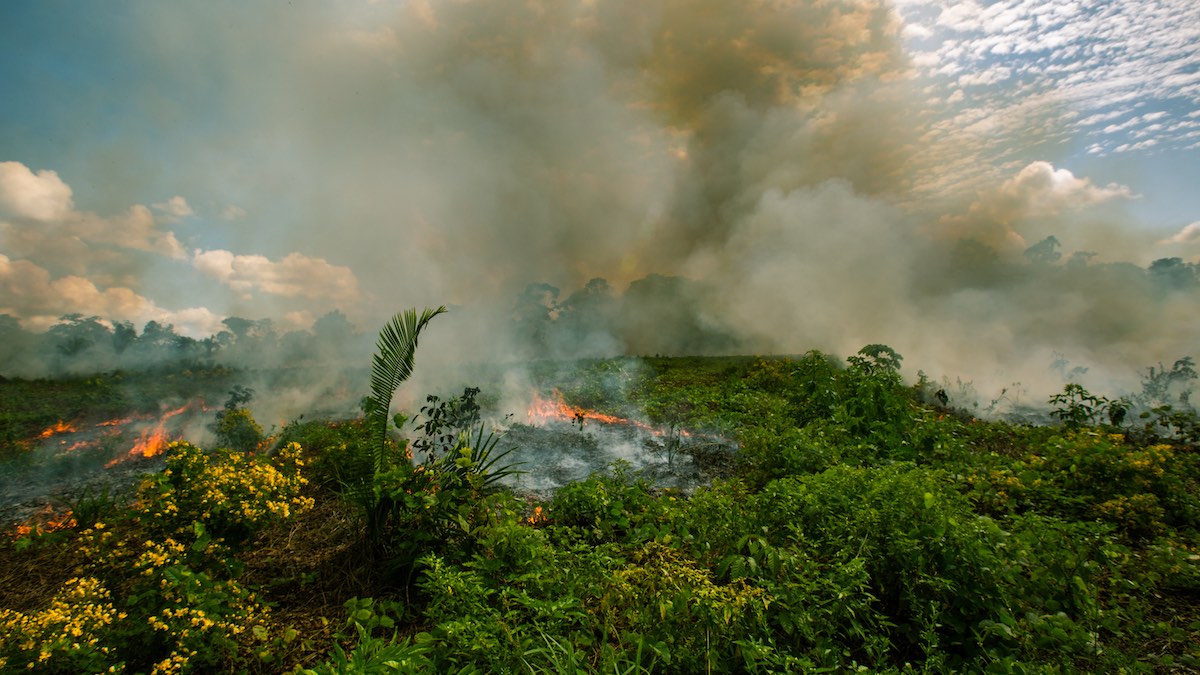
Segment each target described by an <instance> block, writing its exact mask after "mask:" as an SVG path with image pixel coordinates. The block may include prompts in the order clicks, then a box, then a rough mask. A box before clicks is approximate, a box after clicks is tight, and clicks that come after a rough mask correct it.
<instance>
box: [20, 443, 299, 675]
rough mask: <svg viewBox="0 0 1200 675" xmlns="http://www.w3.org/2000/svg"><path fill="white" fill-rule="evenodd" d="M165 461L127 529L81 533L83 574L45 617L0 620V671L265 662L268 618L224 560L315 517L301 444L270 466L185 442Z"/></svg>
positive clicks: (202, 667) (203, 667)
mask: <svg viewBox="0 0 1200 675" xmlns="http://www.w3.org/2000/svg"><path fill="white" fill-rule="evenodd" d="M168 453H169V454H168V456H167V461H166V468H165V469H164V471H163V472H162V473H159V474H156V475H153V476H150V477H148V478H146V479H145V481H144V482H143V483H142V485H141V487H140V488H139V490H138V502H137V504H136V505H135V506H134V508H133V512H132V514H131V515H132V516H133V517H132V518H131V519H129V520H128V521H126V522H125V523H124V525H123V526H122V527H120V528H113V527H110V526H108V525H106V524H105V523H102V522H98V523H96V524H95V525H94V526H93V527H91V528H88V529H86V530H84V531H83V532H80V535H79V540H78V545H79V550H80V552H81V554H82V556H83V558H84V560H85V562H84V564H83V569H82V570H81V571H80V575H79V577H78V578H75V579H72V580H70V581H68V582H67V583H66V584H64V586H63V588H62V589H61V591H60V592H59V594H58V595H57V596H56V598H55V599H54V601H53V602H52V603H51V604H50V606H49V607H48V608H46V609H44V610H42V611H39V612H35V613H28V614H26V613H21V612H16V611H13V610H3V611H0V671H6V670H7V669H12V668H20V669H25V668H29V669H33V670H35V671H37V672H63V673H77V672H105V671H107V672H121V671H124V670H126V669H128V670H130V671H135V672H150V673H183V672H210V671H212V670H227V669H228V668H229V667H230V666H232V665H233V664H236V663H239V662H244V661H245V659H246V658H250V659H252V660H258V659H261V658H264V655H266V654H268V653H269V649H268V644H269V642H270V638H271V630H270V622H269V619H270V614H269V610H268V608H267V606H266V605H265V604H264V603H263V602H262V601H261V600H260V599H259V598H258V597H257V595H256V594H255V593H254V592H252V591H251V590H250V589H247V588H246V587H244V586H243V585H241V584H240V583H238V581H237V580H236V579H235V578H234V577H235V576H236V570H237V565H236V562H235V559H234V558H233V555H232V553H233V550H234V549H235V548H236V547H239V546H241V545H244V544H245V543H246V542H248V541H249V540H250V538H251V537H253V536H254V535H255V534H256V533H258V532H259V531H261V530H262V529H263V528H264V527H266V526H268V525H271V524H274V523H278V522H281V521H284V520H287V519H290V518H292V517H294V516H296V515H298V514H300V513H302V512H304V511H306V510H308V509H310V508H312V506H313V500H312V498H309V497H304V496H301V494H300V491H301V489H302V488H303V487H304V485H305V484H306V483H307V480H306V479H305V478H304V477H303V476H302V475H301V467H302V466H303V463H302V462H301V460H300V458H299V455H300V446H299V445H298V444H295V443H292V444H289V445H288V446H286V447H284V448H283V449H282V450H280V451H279V452H278V453H277V454H276V456H275V457H274V458H271V459H268V458H264V457H255V456H248V455H245V454H242V453H238V452H234V451H229V450H217V451H214V452H211V453H209V452H205V451H203V450H201V449H199V448H197V447H195V446H193V445H190V444H188V443H175V444H173V445H172V446H171V447H170V449H169V450H168ZM116 607H120V608H121V609H122V611H119V612H118V611H117V610H116Z"/></svg>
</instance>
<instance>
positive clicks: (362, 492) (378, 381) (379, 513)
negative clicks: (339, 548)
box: [351, 306, 446, 549]
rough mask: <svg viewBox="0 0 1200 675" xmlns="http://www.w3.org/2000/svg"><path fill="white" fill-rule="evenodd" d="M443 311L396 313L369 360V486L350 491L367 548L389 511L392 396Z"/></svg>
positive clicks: (377, 536)
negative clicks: (384, 484) (386, 485)
mask: <svg viewBox="0 0 1200 675" xmlns="http://www.w3.org/2000/svg"><path fill="white" fill-rule="evenodd" d="M445 311H446V308H445V306H441V307H438V308H437V309H429V308H428V307H426V308H425V310H424V311H422V312H421V314H420V316H418V315H417V310H416V309H408V310H405V311H403V312H399V313H397V314H396V315H395V316H393V317H392V319H391V321H388V322H387V324H385V325H384V327H383V330H381V331H380V332H379V341H378V342H377V343H376V347H375V355H374V357H372V360H371V395H370V396H368V397H367V398H366V399H365V400H364V406H363V411H364V412H365V413H366V423H367V428H368V430H369V431H368V433H369V436H368V438H369V443H370V448H369V450H370V453H371V475H370V482H368V483H367V484H365V485H360V486H358V487H357V489H352V490H351V495H352V498H353V499H354V500H355V501H356V502H358V503H359V505H360V506H361V507H362V509H363V511H364V512H365V514H366V536H367V542H368V545H369V547H370V548H372V549H376V548H378V547H379V545H380V543H381V542H380V538H381V535H382V529H383V524H384V521H385V520H386V519H387V516H388V513H389V511H390V510H391V508H392V505H391V503H390V500H388V499H386V498H385V497H384V495H383V494H382V491H381V490H380V484H379V479H380V476H382V475H384V474H385V473H386V472H387V471H388V470H389V469H391V468H392V467H391V466H389V462H388V411H389V410H390V409H391V406H392V394H394V393H395V392H396V389H397V388H398V387H399V386H400V385H401V384H402V383H403V382H404V381H405V380H407V379H408V378H409V377H410V376H411V375H412V370H413V359H414V357H415V355H416V351H417V339H418V338H419V337H420V335H421V331H422V330H424V329H425V326H427V325H429V322H430V321H432V320H433V317H435V316H437V315H438V314H441V313H443V312H445Z"/></svg>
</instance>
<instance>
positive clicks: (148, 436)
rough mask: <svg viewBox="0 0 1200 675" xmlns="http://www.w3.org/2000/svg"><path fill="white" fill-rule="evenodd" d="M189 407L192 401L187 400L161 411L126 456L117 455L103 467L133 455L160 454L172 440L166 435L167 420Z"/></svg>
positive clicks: (152, 455)
mask: <svg viewBox="0 0 1200 675" xmlns="http://www.w3.org/2000/svg"><path fill="white" fill-rule="evenodd" d="M191 408H192V403H190V402H189V403H185V404H183V405H181V406H179V407H178V408H175V409H174V410H168V411H167V412H165V413H163V414H162V417H159V418H158V422H157V423H156V424H155V425H154V427H153V428H148V429H145V430H143V431H142V435H141V436H140V437H139V438H138V440H137V442H136V443H134V444H133V449H131V450H130V451H129V454H128V455H127V456H125V457H118V458H116V459H114V460H113V461H111V462H109V463H108V464H106V465H105V467H111V466H113V465H115V464H119V463H120V462H122V461H124V460H127V459H130V458H133V457H154V456H155V455H158V454H161V453H162V451H163V450H166V449H167V446H168V445H170V444H171V440H172V439H171V438H169V437H168V435H167V421H168V420H170V419H171V418H172V417H175V416H176V415H180V414H182V413H184V412H187V411H188V410H189V409H191Z"/></svg>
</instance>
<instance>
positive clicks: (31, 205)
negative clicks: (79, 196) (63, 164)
mask: <svg viewBox="0 0 1200 675" xmlns="http://www.w3.org/2000/svg"><path fill="white" fill-rule="evenodd" d="M71 206H72V205H71V188H70V186H68V185H67V184H66V183H64V182H63V181H62V179H61V178H59V177H58V174H57V173H55V172H54V171H48V170H42V171H38V172H37V173H36V174H35V173H34V172H33V171H31V170H30V169H29V167H27V166H25V165H24V164H22V163H20V162H0V216H2V215H4V214H5V213H7V214H9V215H11V216H13V217H16V218H29V219H32V220H38V221H51V220H60V219H63V218H66V217H67V216H68V215H70V213H71Z"/></svg>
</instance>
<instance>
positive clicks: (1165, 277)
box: [1147, 258, 1196, 290]
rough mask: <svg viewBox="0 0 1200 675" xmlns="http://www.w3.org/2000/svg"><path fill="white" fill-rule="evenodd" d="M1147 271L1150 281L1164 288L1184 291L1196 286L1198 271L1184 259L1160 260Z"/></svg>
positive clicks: (1151, 264)
mask: <svg viewBox="0 0 1200 675" xmlns="http://www.w3.org/2000/svg"><path fill="white" fill-rule="evenodd" d="M1147 271H1148V272H1149V275H1150V279H1151V280H1152V281H1154V283H1156V284H1158V285H1159V286H1160V287H1162V288H1167V289H1173V290H1182V289H1187V288H1193V287H1195V286H1196V270H1195V268H1194V266H1192V265H1189V264H1187V263H1185V262H1184V261H1183V259H1182V258H1159V259H1158V260H1155V261H1154V262H1152V263H1150V268H1149V269H1148V270H1147Z"/></svg>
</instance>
